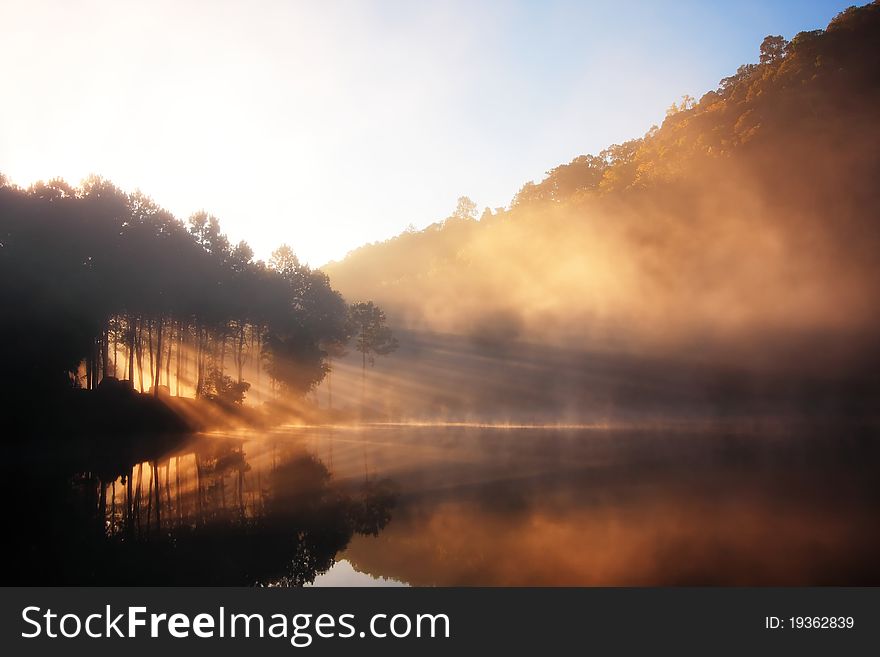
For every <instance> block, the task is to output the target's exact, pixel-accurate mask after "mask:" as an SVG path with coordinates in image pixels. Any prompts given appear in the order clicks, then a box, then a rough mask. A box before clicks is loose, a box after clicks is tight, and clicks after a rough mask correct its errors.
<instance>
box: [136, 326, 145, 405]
mask: <svg viewBox="0 0 880 657" xmlns="http://www.w3.org/2000/svg"><path fill="white" fill-rule="evenodd" d="M136 349H137V365H138V379H139V380H138V383H139V384H140V391H141V392H143V391H144V320H143V319H141V318H138V322H137V341H136Z"/></svg>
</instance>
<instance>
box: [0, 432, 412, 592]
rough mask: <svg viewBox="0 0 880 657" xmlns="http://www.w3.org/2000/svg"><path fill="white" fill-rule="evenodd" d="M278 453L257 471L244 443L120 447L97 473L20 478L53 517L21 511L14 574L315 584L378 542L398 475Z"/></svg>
mask: <svg viewBox="0 0 880 657" xmlns="http://www.w3.org/2000/svg"><path fill="white" fill-rule="evenodd" d="M279 451H280V453H277V452H276V450H275V448H274V447H273V448H272V454H271V458H268V455H267V454H265V453H263V454H260V453H257V454H256V457H257V461H256V462H255V464H253V465H252V463H251V462H250V461H249V459H248V454H247V452H246V450H245V443H243V441H236V440H222V439H210V440H201V441H198V442H197V443H195V445H194V446H188V447H187V448H185V449H179V450H178V451H172V452H171V453H170V456H168V455H166V456H164V457H161V458H159V457H156V456H149V455H148V456H147V458H142V457H143V456H144V455H143V454H137V456H136V458H137V459H139V460H129V461H127V462H126V461H125V459H124V458H122V454H121V453H120V452H119V450H117V453H115V454H114V453H111V452H103V453H102V454H101V457H100V458H98V459H96V460H95V461H94V462H93V463H92V464H90V467H91V468H92V469H91V470H82V469H81V470H79V471H78V472H77V473H76V474H75V475H73V476H72V477H71V476H67V477H65V478H63V479H62V478H60V477H58V474H60V473H59V472H57V471H56V472H51V473H50V472H47V473H45V474H46V476H45V477H43V476H40V477H39V478H36V477H34V476H33V473H27V474H24V475H21V483H22V486H23V487H24V488H27V489H28V490H27V497H29V498H33V497H34V496H37V497H38V498H39V499H40V501H41V504H40V508H41V509H42V511H41V513H40V514H39V515H38V516H28V514H26V513H22V514H21V520H22V521H23V522H26V523H27V526H26V528H25V530H24V531H22V532H21V533H20V534H19V536H20V537H21V539H20V540H21V542H20V544H19V545H17V547H19V548H20V551H19V552H20V554H19V555H18V557H19V560H20V561H22V566H23V568H22V569H21V571H20V573H19V574H18V575H13V579H17V578H27V579H26V580H25V579H22V581H27V582H29V583H35V582H39V581H43V580H44V579H45V580H46V581H47V582H53V583H71V584H114V585H124V584H132V585H135V584H151V585H157V584H167V585H171V584H180V585H250V584H273V585H286V586H302V585H303V584H306V583H309V582H312V581H313V580H314V579H315V577H316V576H317V575H319V574H321V573H324V572H326V571H327V570H328V569H329V568H330V567H331V566H332V565H333V564H334V563H335V559H336V555H337V554H338V553H339V552H340V551H341V550H344V549H345V548H346V546H347V545H348V543H349V541H350V540H351V538H352V536H353V535H354V534H366V535H377V534H378V533H379V532H380V531H381V530H382V529H383V528H384V527H385V526H386V525H387V524H388V522H389V521H390V519H391V512H392V509H393V507H394V505H395V502H396V492H395V490H394V486H393V484H392V483H391V482H390V481H387V480H385V481H378V482H377V481H367V482H364V483H362V484H358V485H351V484H343V483H340V482H337V481H335V480H334V478H333V476H332V475H331V473H330V471H329V470H328V469H327V467H326V466H325V465H324V463H322V462H321V461H320V460H318V459H317V458H316V457H315V456H314V455H312V454H311V453H309V452H308V451H306V450H305V449H304V448H302V447H297V446H289V445H288V446H286V447H285V448H284V449H281V450H279ZM166 454H167V452H166ZM140 459H142V460H140ZM78 465H79V466H80V467H81V466H82V463H78ZM65 480H66V484H65V485H60V484H59V481H65ZM59 571H60V572H59Z"/></svg>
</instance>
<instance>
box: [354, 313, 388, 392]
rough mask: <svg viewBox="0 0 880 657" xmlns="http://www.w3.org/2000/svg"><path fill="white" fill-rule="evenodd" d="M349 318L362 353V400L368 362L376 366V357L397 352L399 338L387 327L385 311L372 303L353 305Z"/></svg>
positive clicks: (356, 342)
mask: <svg viewBox="0 0 880 657" xmlns="http://www.w3.org/2000/svg"><path fill="white" fill-rule="evenodd" d="M349 318H350V322H351V326H352V329H353V333H354V336H355V349H357V350H358V351H359V352H361V361H362V369H361V400H362V401H363V396H364V392H365V391H366V381H367V361H369V363H370V367H372V366H373V365H375V363H376V358H375V357H376V356H387V355H388V354H390V353H391V352H393V351H396V350H397V347H398V344H397V338H395V337H394V336H393V335H392V333H391V329H390V328H388V326H386V324H385V321H386V318H385V311H383V310H382V309H381V308H380V307H379V306H377V305H375V304H374V303H373V302H372V301H362V302H360V303H355V304H352V306H351V308H350V310H349Z"/></svg>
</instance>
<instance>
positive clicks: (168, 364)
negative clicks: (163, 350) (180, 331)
mask: <svg viewBox="0 0 880 657" xmlns="http://www.w3.org/2000/svg"><path fill="white" fill-rule="evenodd" d="M173 348H174V322H173V321H172V322H170V325H169V327H168V356H167V358H166V360H165V385H167V386H168V394H169V395H170V394H171V351H172V349H173Z"/></svg>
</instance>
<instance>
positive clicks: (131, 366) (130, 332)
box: [128, 317, 134, 390]
mask: <svg viewBox="0 0 880 657" xmlns="http://www.w3.org/2000/svg"><path fill="white" fill-rule="evenodd" d="M128 380H129V381H130V382H131V389H132V390H134V320H133V319H132V318H131V317H129V318H128Z"/></svg>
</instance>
